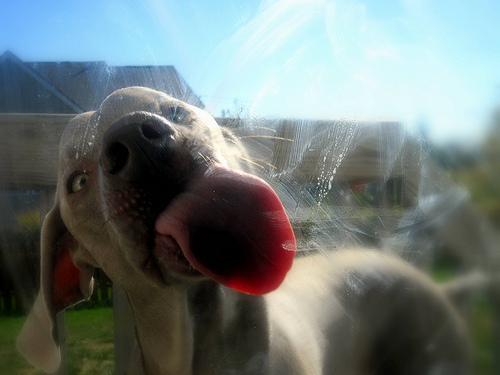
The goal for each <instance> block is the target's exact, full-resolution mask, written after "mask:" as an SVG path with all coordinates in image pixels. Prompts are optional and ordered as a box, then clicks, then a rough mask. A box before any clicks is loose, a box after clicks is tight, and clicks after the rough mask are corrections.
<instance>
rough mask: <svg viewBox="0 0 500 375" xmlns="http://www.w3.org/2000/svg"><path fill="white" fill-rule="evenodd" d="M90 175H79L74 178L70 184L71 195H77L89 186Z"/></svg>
mask: <svg viewBox="0 0 500 375" xmlns="http://www.w3.org/2000/svg"><path fill="white" fill-rule="evenodd" d="M88 177H89V176H88V175H87V174H85V173H79V174H77V175H75V176H73V177H72V178H71V179H70V181H69V184H68V190H69V192H70V193H76V192H77V191H80V190H82V189H83V188H84V187H85V185H86V184H87V179H88Z"/></svg>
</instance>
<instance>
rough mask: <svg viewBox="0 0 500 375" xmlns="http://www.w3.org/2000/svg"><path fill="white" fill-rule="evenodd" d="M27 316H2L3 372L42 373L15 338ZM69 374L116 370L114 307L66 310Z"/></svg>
mask: <svg viewBox="0 0 500 375" xmlns="http://www.w3.org/2000/svg"><path fill="white" fill-rule="evenodd" d="M24 320H25V317H0V373H1V374H23V375H24V374H26V375H31V374H42V373H41V372H39V371H36V370H35V369H34V368H33V367H32V366H31V365H30V364H29V363H28V362H27V361H26V360H25V359H24V358H23V357H22V356H21V355H20V354H19V353H18V352H17V350H16V348H15V339H16V337H17V335H18V334H19V332H20V330H21V328H22V325H23V323H24ZM66 342H67V357H68V358H67V359H68V374H70V375H73V374H75V375H76V374H103V375H106V374H113V371H114V370H113V369H114V364H113V309H112V308H102V307H101V308H95V309H88V310H81V309H80V310H69V311H67V313H66Z"/></svg>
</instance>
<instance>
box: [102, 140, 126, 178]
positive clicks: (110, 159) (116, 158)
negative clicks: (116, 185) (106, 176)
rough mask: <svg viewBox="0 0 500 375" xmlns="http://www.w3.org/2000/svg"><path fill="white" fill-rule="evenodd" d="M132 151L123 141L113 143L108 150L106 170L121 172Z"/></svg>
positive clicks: (115, 172) (113, 172) (114, 172)
mask: <svg viewBox="0 0 500 375" xmlns="http://www.w3.org/2000/svg"><path fill="white" fill-rule="evenodd" d="M129 156H130V152H129V150H128V148H127V147H126V146H125V145H123V144H122V143H118V142H116V143H113V144H112V145H110V146H109V148H108V150H107V151H106V161H107V163H106V170H107V171H108V172H109V173H111V174H117V173H119V172H120V171H121V170H122V169H123V168H124V167H125V166H126V165H127V161H128V159H129Z"/></svg>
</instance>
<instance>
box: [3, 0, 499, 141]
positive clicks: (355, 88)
mask: <svg viewBox="0 0 500 375" xmlns="http://www.w3.org/2000/svg"><path fill="white" fill-rule="evenodd" d="M499 14H500V2H498V1H493V0H490V1H486V0H478V1H474V2H473V1H451V0H440V1H431V0H390V1H383V2H382V1H375V0H369V1H347V0H336V1H330V0H263V1H257V0H234V1H221V0H213V1H190V0H188V1H178V0H175V1H171V0H144V1H138V0H136V1H132V0H107V1H96V0H87V1H83V0H78V1H76V0H75V1H71V0H67V1H51V0H46V1H36V2H35V1H27V0H17V1H10V0H0V24H1V25H2V26H1V27H0V53H2V52H3V51H4V50H6V49H9V50H11V51H12V52H13V53H15V54H16V55H17V56H18V57H19V58H20V59H21V60H24V61H90V60H103V61H106V62H107V63H108V64H109V65H155V64H159V65H174V66H175V67H176V68H177V69H178V70H179V72H180V73H181V74H182V75H183V76H184V78H185V79H186V80H187V82H188V83H189V84H190V86H191V87H192V88H193V89H194V90H195V92H196V93H197V94H198V95H200V96H201V98H202V100H203V101H204V103H205V104H206V105H207V106H208V108H209V110H211V111H212V113H214V114H216V115H219V114H220V112H221V110H222V109H230V110H231V111H233V112H235V111H237V110H238V109H239V108H240V107H243V112H242V114H243V115H246V116H267V117H269V116H273V117H274V116H279V117H283V116H287V117H299V118H323V119H325V118H347V119H369V120H385V119H391V120H400V121H403V122H404V123H405V124H407V125H409V126H416V125H417V124H419V123H422V122H424V123H426V124H427V126H428V127H429V128H430V132H431V136H432V137H433V138H434V139H435V140H437V141H443V140H453V139H461V140H463V139H474V138H478V137H479V136H481V134H482V130H483V129H484V128H485V126H486V125H487V124H488V120H489V116H490V115H491V111H492V109H493V107H494V106H495V105H499V104H500V69H499V68H498V67H499V66H500V27H498V26H497V25H498V15H499ZM235 100H237V104H236V105H235V103H234V102H235Z"/></svg>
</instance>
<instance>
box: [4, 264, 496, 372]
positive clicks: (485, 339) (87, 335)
mask: <svg viewBox="0 0 500 375" xmlns="http://www.w3.org/2000/svg"><path fill="white" fill-rule="evenodd" d="M439 276H440V277H442V278H447V276H448V275H447V274H446V272H444V271H443V274H441V275H439ZM493 317H494V310H493V306H492V303H491V301H490V300H489V299H488V298H487V297H486V296H479V297H478V298H475V299H474V303H473V305H472V306H471V327H470V328H471V334H472V338H473V342H474V364H475V369H476V371H475V373H476V374H481V375H489V374H493V364H494V357H493V337H492V330H493ZM24 320H25V317H2V316H0V374H21V375H34V374H37V375H38V374H42V373H41V372H38V371H37V370H35V369H34V368H33V367H32V366H31V365H30V364H29V363H28V362H27V361H26V360H25V359H24V358H23V357H22V356H21V355H20V354H19V353H18V352H17V351H16V349H15V346H14V343H15V339H16V337H17V335H18V334H19V332H20V330H21V328H22V325H23V323H24ZM66 336H67V344H68V345H67V357H68V374H70V375H76V374H104V375H106V374H113V368H114V365H113V309H112V308H110V307H97V308H93V309H78V310H75V309H72V310H69V311H68V312H67V313H66Z"/></svg>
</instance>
